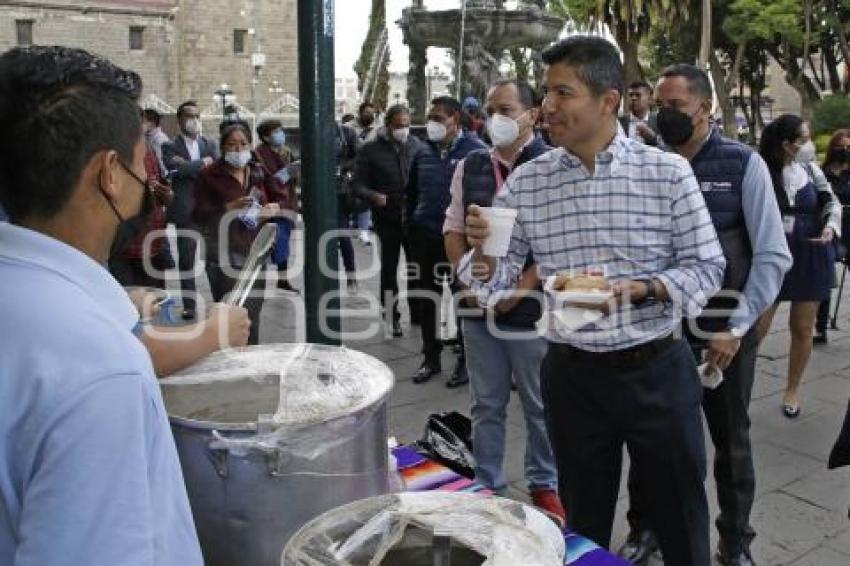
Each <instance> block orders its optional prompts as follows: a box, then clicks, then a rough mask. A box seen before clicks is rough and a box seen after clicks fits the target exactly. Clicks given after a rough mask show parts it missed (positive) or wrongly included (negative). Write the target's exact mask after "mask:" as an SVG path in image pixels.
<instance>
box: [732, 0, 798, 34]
mask: <svg viewBox="0 0 850 566" xmlns="http://www.w3.org/2000/svg"><path fill="white" fill-rule="evenodd" d="M802 20H803V3H802V2H801V1H800V0H732V2H729V14H728V16H727V17H726V18H725V20H724V21H723V30H724V31H725V32H726V33H727V34H728V35H729V37H730V38H731V39H732V40H733V41H735V42H736V43H737V42H741V41H749V40H751V39H765V40H772V39H775V38H776V36H777V35H782V36H784V37H787V38H788V39H789V40H790V41H791V42H792V44H800V43H802V41H803V29H804V28H803V25H802Z"/></svg>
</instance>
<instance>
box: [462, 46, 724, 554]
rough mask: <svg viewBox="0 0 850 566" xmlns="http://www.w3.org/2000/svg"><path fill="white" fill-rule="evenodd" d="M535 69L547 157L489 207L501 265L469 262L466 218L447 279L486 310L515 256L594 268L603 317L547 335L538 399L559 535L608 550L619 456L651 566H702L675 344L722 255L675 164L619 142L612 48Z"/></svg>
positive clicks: (481, 232) (697, 452)
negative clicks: (601, 281)
mask: <svg viewBox="0 0 850 566" xmlns="http://www.w3.org/2000/svg"><path fill="white" fill-rule="evenodd" d="M543 60H544V62H545V63H546V65H547V69H546V72H545V76H544V89H545V91H546V98H545V100H544V102H543V113H544V118H545V120H546V123H547V125H548V128H549V134H550V138H551V140H552V142H553V145H555V146H556V147H557V149H555V150H553V151H551V152H549V153H547V154H544V155H543V156H541V157H539V158H537V159H535V160H533V161H531V162H529V163H527V164H525V165H523V166H521V167H519V168H518V169H517V170H516V171H515V172H514V173H513V174H512V175H511V177H510V178H509V179H508V181H507V182H506V185H505V187H506V190H505V191H504V193H503V195H502V196H500V197H499V198H497V199H496V203H495V204H494V206H503V207H509V208H515V209H516V210H517V212H518V215H517V223H516V225H515V227H514V233H513V237H512V241H511V246H510V250H509V252H508V256H507V257H506V258H500V259H497V258H492V257H487V256H484V255H483V254H482V252H481V245H482V244H483V242H484V240H485V239H486V237H487V235H488V233H489V231H488V227H487V222H486V221H485V220H484V219H483V217H482V215H481V211H480V209H478V208H477V207H475V206H474V205H473V206H471V207H470V210H469V211H468V216H467V220H466V233H467V238H468V240H469V243H470V245H471V247H472V248H473V250H472V251H471V252H469V254H467V256H466V258H465V260H466V261H464V262H461V265H460V266H459V275H460V277H461V279H462V280H464V282H466V283H467V284H469V285H470V286H471V287H472V288H473V289H474V290H476V291H477V292H478V295H479V297H480V298H481V299H482V300H485V301H487V300H489V299H490V298H493V299H495V298H496V297H497V296H498V295H500V293H496V291H503V290H505V289H510V288H511V287H512V286H513V284H514V283H515V281H516V280H517V278H518V277H519V274H520V273H521V271H522V268H523V264H524V261H525V257H526V255H527V253H528V252H529V251H531V252H532V253H533V254H534V258H535V261H536V262H537V264H538V267H539V270H540V274H541V277H545V276H546V275H550V274H553V273H555V272H558V271H563V270H567V269H578V270H581V269H587V268H591V267H599V266H601V267H603V268H604V270H605V275H606V276H607V278H608V279H609V280H610V281H611V282H612V284H613V291H614V292H613V298H612V300H611V301H609V303H608V304H605V305H603V306H602V307H599V308H601V309H602V310H603V316H602V317H601V318H599V319H598V320H597V321H595V322H593V323H590V324H586V325H585V326H583V327H580V328H577V329H574V330H568V329H566V328H565V327H563V326H558V325H557V324H554V323H553V322H550V324H549V326H548V328H547V329H546V332H547V338H548V340H549V343H550V345H549V352H548V354H547V356H546V358H545V359H544V361H543V365H542V367H541V381H542V384H541V387H542V391H543V400H544V405H545V412H546V420H547V428H548V431H549V435H550V437H551V441H552V446H553V449H554V452H555V458H556V461H557V464H558V475H559V492H560V494H561V497H562V499H563V503H564V506H565V507H566V511H567V519H568V523H569V526H570V527H571V528H572V529H574V530H576V531H577V532H579V533H582V534H584V535H585V536H588V537H589V538H591V539H592V540H594V541H595V542H597V543H598V544H600V545H602V546H608V545H609V544H610V538H611V528H612V524H613V520H614V509H615V505H616V502H617V495H618V489H619V482H620V472H621V467H622V448H623V444H625V445H626V447H627V449H628V451H629V455H630V460H631V463H632V466H634V469H635V472H636V473H637V476H638V477H639V478H640V482H641V485H642V486H645V487H644V488H645V489H646V490H647V494H646V495H647V506H648V508H647V510H646V513H647V515H648V520H649V521H650V522H651V523H652V527H653V529H655V530H656V532H657V534H658V538H659V543H660V546H661V550H662V553H663V555H664V560H665V562H666V563H667V564H688V565H691V566H708V564H709V563H710V552H709V527H708V505H707V502H706V495H705V489H704V487H703V481H704V479H705V473H706V456H705V445H704V440H703V428H702V415H701V407H700V402H701V398H702V387H701V385H700V379H699V376H698V374H697V369H696V364H695V361H694V357H693V355H692V353H691V351H690V349H689V348H688V346H687V344H686V343H685V341H683V340H681V339H679V334H680V333H679V331H678V330H679V326H680V321H681V319H682V318H683V317H690V316H694V315H696V314H698V313H699V312H700V311H701V309H702V308H703V307H704V306H705V303H706V301H707V299H708V298H709V297H711V296H712V295H713V294H714V293H716V292H717V291H718V290H719V289H720V286H721V282H722V278H723V270H724V267H725V260H724V257H723V252H722V250H721V248H720V244H719V242H718V240H717V234H716V233H715V230H714V227H713V225H712V222H711V218H710V216H709V213H708V210H707V209H706V206H705V201H704V200H703V197H702V194H701V193H700V190H699V187H698V185H697V183H696V181H695V179H694V176H693V172H692V171H691V168H690V166H689V165H688V163H687V161H685V160H684V159H683V158H681V157H679V156H677V155H673V154H670V153H663V152H661V151H659V150H657V149H655V148H650V147H647V146H645V145H643V144H641V143H639V142H636V141H634V140H629V139H628V138H627V137H626V136H624V135H623V133H622V132H621V131H618V128H617V121H616V120H617V110H618V108H619V106H620V99H621V97H622V93H623V68H622V64H621V62H620V56H619V54H618V52H617V50H616V48H615V47H614V46H613V45H612V44H611V43H609V42H608V41H606V40H605V39H602V38H598V37H583V36H575V37H571V38H569V39H566V40H563V41H561V42H559V43H556V44H554V45H552V46H551V47H549V48H548V49H547V50H546V51H545V52H544V53H543ZM578 306H580V307H588V305H578ZM594 308H597V307H594ZM553 320H554V317H550V321H553Z"/></svg>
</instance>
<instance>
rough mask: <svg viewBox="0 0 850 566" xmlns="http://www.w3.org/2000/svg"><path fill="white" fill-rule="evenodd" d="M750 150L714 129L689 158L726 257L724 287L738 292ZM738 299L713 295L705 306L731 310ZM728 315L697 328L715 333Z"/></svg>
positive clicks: (744, 273)
mask: <svg viewBox="0 0 850 566" xmlns="http://www.w3.org/2000/svg"><path fill="white" fill-rule="evenodd" d="M752 154H753V150H752V149H750V148H749V147H748V146H746V145H744V144H742V143H740V142H737V141H734V140H730V139H727V138H724V137H723V136H721V135H720V132H718V131H717V130H716V129H715V130H713V131H712V132H711V135H710V136H709V138H708V141H706V143H705V145H703V147H702V149H700V150H699V153H697V154H696V155H695V156H694V158H693V159H692V160H691V168H692V169H693V170H694V175H695V176H696V179H697V182H698V183H699V186H700V190H701V191H702V196H703V198H704V199H705V204H706V206H707V207H708V212H709V214H711V220H712V222H713V223H714V229H715V230H716V231H717V238H718V239H719V240H720V246H721V247H722V248H723V255H724V256H725V257H726V272H725V273H724V276H723V290H730V291H741V290H743V288H744V285H745V284H746V283H747V277H748V276H749V273H750V265H751V264H752V258H753V249H752V245H751V243H750V237H749V234H748V232H747V224H746V221H745V219H744V207H743V192H742V191H743V186H742V185H743V181H744V175H745V173H746V171H747V165H748V164H749V162H750V157H751V156H752ZM737 304H738V301H737V300H736V299H735V298H732V297H725V296H723V293H721V296H716V297H712V298H711V299H710V300H709V301H708V305H707V306H706V309H724V310H732V309H734V308H735V307H736V306H737ZM728 322H729V321H728V317H725V316H724V317H717V316H711V317H709V318H706V317H700V319H699V328H700V329H702V330H704V331H709V332H718V331H721V330H724V329H725V328H726V327H727V326H728Z"/></svg>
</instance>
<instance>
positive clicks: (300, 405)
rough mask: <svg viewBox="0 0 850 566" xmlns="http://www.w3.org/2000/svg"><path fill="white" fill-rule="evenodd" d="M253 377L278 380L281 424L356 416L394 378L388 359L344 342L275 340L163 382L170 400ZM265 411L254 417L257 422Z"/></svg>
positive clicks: (218, 356)
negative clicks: (284, 341) (195, 390)
mask: <svg viewBox="0 0 850 566" xmlns="http://www.w3.org/2000/svg"><path fill="white" fill-rule="evenodd" d="M248 380H250V381H251V382H253V383H254V384H266V385H267V384H270V383H271V384H273V386H272V387H271V388H270V389H269V393H270V394H271V395H274V394H275V393H276V392H278V391H279V393H278V403H277V410H276V411H275V412H274V415H273V420H274V424H276V425H305V424H312V423H317V422H323V421H326V420H328V419H334V418H338V417H344V416H347V415H351V414H353V413H356V412H358V411H361V410H364V409H366V408H369V407H371V406H373V405H375V404H376V403H378V402H379V401H381V400H383V399H384V398H385V397H386V396H387V394H388V393H389V392H390V390H391V389H392V386H393V383H394V378H393V373H392V371H391V370H390V368H389V367H387V365H386V364H384V363H383V362H381V361H380V360H378V359H376V358H374V357H372V356H369V355H367V354H364V353H363V352H358V351H356V350H350V349H348V348H346V347H344V346H342V347H338V346H326V345H321V344H270V345H263V346H248V347H245V348H235V349H229V350H223V351H219V352H216V353H214V354H211V355H210V356H208V357H206V358H204V359H203V360H201V361H200V362H198V363H196V364H195V365H193V366H191V367H189V368H187V369H185V370H183V371H181V372H179V373H177V374H175V375H173V376H171V377H168V378H166V379H163V380H160V386H161V387H162V388H163V393H164V395H165V397H166V399H167V398H168V397H169V396H174V395H176V394H179V395H184V396H185V395H191V394H192V393H191V391H190V390H188V389H186V390H185V391H179V389H181V388H192V387H199V386H201V387H203V388H204V390H205V392H206V393H207V394H208V393H209V389H210V388H213V387H217V386H227V387H226V389H228V390H230V391H232V389H233V387H234V385H238V384H237V383H236V382H239V381H248ZM278 381H279V386H278V387H275V386H274V385H277V383H278ZM223 388H224V387H223ZM166 405H168V403H166ZM169 409H170V408H169ZM169 413H170V414H171V410H169ZM173 416H177V417H184V418H186V417H188V418H190V419H195V420H201V419H198V418H196V417H192V416H190V415H180V414H177V415H174V414H172V417H173ZM259 416H260V415H257V417H254V418H251V419H250V420H251V421H254V422H256V418H258V417H259ZM231 422H232V421H231Z"/></svg>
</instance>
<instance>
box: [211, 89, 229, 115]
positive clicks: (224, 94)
mask: <svg viewBox="0 0 850 566" xmlns="http://www.w3.org/2000/svg"><path fill="white" fill-rule="evenodd" d="M214 94H215V95H216V96H219V97H221V117H222V119H224V117H225V114H224V109H225V107H226V106H227V98H228V97H230V96H233V91H232V90H230V86H229V85H228V84H227V83H222V84H221V86H220V87H218V90H217V91H215V93H214Z"/></svg>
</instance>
